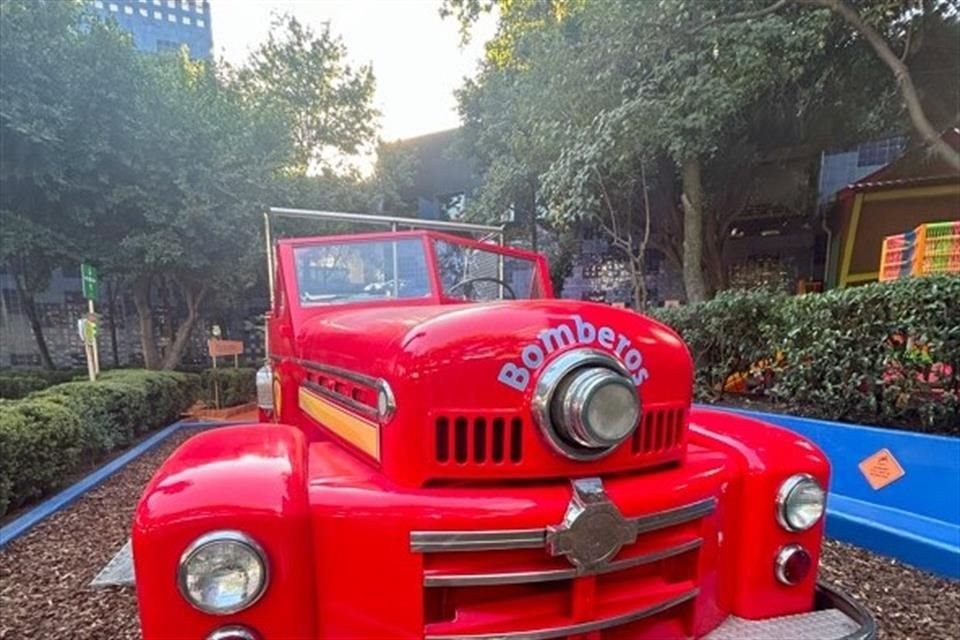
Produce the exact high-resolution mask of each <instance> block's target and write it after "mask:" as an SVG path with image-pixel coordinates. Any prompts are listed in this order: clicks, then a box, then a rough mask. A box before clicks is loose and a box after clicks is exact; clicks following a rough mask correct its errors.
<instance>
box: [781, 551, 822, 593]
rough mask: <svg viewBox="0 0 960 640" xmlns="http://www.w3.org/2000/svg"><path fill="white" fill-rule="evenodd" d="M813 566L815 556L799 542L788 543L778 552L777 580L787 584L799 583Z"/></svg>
mask: <svg viewBox="0 0 960 640" xmlns="http://www.w3.org/2000/svg"><path fill="white" fill-rule="evenodd" d="M811 568H813V558H811V557H810V554H809V553H808V552H807V550H806V549H804V548H803V547H801V546H800V545H798V544H790V545H787V546H785V547H783V548H782V549H780V552H779V553H777V560H776V563H775V565H774V570H775V572H776V574H777V580H779V581H780V582H782V583H783V584H785V585H789V586H794V585H796V584H799V583H800V582H802V581H803V579H804V578H806V577H807V575H808V574H809V573H810V569H811Z"/></svg>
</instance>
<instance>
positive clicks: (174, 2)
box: [167, 0, 177, 9]
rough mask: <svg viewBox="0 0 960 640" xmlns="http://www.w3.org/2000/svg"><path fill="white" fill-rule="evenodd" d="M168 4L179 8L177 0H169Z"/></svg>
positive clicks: (172, 7)
mask: <svg viewBox="0 0 960 640" xmlns="http://www.w3.org/2000/svg"><path fill="white" fill-rule="evenodd" d="M167 6H168V7H170V8H171V9H176V8H177V0H167Z"/></svg>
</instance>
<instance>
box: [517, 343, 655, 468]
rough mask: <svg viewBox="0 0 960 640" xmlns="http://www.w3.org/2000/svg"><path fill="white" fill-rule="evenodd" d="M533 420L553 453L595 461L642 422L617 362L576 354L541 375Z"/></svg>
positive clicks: (569, 354) (637, 398)
mask: <svg viewBox="0 0 960 640" xmlns="http://www.w3.org/2000/svg"><path fill="white" fill-rule="evenodd" d="M533 414H534V418H535V419H536V421H537V423H538V424H539V425H540V428H541V430H542V431H543V433H544V434H545V435H546V436H547V440H548V441H549V442H550V444H551V445H552V446H553V448H554V449H556V450H557V451H558V452H560V453H563V454H565V455H567V456H569V457H571V458H576V459H579V460H593V459H596V458H599V457H601V456H604V455H606V454H608V453H610V452H611V451H612V450H613V449H614V447H616V445H618V444H620V443H621V442H623V441H624V440H625V439H626V438H628V437H629V436H630V434H631V433H633V431H634V429H635V428H636V426H637V423H638V422H639V420H640V396H639V394H638V393H637V388H636V386H635V385H634V384H633V380H632V379H631V378H630V375H629V374H628V372H627V371H626V369H625V368H624V366H623V365H622V364H621V363H620V362H619V361H617V360H615V359H614V358H612V357H610V356H609V355H607V354H605V353H602V352H599V351H594V350H592V349H577V350H574V351H569V352H567V353H564V354H562V355H560V356H558V357H557V358H556V359H555V360H554V361H553V362H551V363H550V364H548V365H547V367H546V368H545V369H544V371H543V373H541V374H540V378H539V379H538V380H537V387H536V390H535V392H534V396H533Z"/></svg>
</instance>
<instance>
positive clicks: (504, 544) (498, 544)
mask: <svg viewBox="0 0 960 640" xmlns="http://www.w3.org/2000/svg"><path fill="white" fill-rule="evenodd" d="M546 536H547V532H546V529H502V530H494V529H491V530H487V531H411V532H410V550H411V551H417V552H420V553H436V552H440V551H497V550H500V549H536V548H538V547H543V545H544V544H546Z"/></svg>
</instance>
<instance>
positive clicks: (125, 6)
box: [123, 5, 133, 16]
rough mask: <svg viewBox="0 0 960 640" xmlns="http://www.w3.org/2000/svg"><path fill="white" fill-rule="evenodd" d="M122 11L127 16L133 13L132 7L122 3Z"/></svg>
mask: <svg viewBox="0 0 960 640" xmlns="http://www.w3.org/2000/svg"><path fill="white" fill-rule="evenodd" d="M123 12H124V13H125V14H127V15H128V16H131V15H133V7H130V6H127V5H124V6H123Z"/></svg>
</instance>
